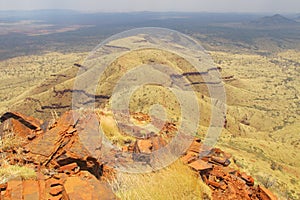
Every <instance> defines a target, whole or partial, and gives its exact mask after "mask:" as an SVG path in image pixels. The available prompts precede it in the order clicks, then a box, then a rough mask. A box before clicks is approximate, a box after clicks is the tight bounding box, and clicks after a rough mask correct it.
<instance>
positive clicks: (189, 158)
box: [181, 152, 198, 164]
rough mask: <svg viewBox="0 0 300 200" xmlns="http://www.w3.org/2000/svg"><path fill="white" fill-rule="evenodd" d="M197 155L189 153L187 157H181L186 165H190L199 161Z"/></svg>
mask: <svg viewBox="0 0 300 200" xmlns="http://www.w3.org/2000/svg"><path fill="white" fill-rule="evenodd" d="M197 156H198V155H197V154H196V153H194V152H188V153H187V154H186V155H185V156H183V157H181V161H182V162H183V163H184V164H189V163H191V162H192V161H195V160H196V159H197Z"/></svg>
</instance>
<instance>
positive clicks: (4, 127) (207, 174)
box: [0, 111, 277, 200]
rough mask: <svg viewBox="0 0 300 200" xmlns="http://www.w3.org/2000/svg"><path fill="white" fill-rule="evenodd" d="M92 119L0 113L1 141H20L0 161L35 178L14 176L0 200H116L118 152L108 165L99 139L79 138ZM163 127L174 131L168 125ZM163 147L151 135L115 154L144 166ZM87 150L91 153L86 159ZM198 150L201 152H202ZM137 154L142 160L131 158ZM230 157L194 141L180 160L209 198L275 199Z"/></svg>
mask: <svg viewBox="0 0 300 200" xmlns="http://www.w3.org/2000/svg"><path fill="white" fill-rule="evenodd" d="M137 119H138V118H137ZM95 120H97V117H96V116H95V114H93V113H89V114H85V118H84V119H83V120H82V119H80V118H79V113H78V112H75V111H68V112H66V113H65V114H64V115H62V116H61V118H59V119H58V120H56V121H55V122H53V123H44V122H43V121H41V120H38V119H35V118H33V117H28V116H25V115H22V114H20V113H17V112H8V113H5V114H4V115H3V116H2V117H1V118H0V121H1V124H0V135H1V137H2V138H5V136H6V135H8V134H9V133H14V137H17V138H20V140H22V143H21V144H20V145H18V146H16V147H11V148H7V149H2V150H1V152H0V153H1V154H2V161H4V160H5V161H6V162H8V163H9V164H10V165H19V166H27V167H30V168H33V169H34V170H35V171H36V173H37V178H36V180H22V179H15V178H14V179H10V180H8V181H6V182H4V183H1V184H0V191H1V193H0V199H1V200H2V199H4V200H6V199H7V200H8V199H9V200H17V199H30V200H31V199H52V200H54V199H70V200H71V199H74V200H75V199H87V200H89V199H118V198H117V197H116V196H115V195H114V193H113V191H112V189H111V188H110V187H109V185H108V184H107V180H108V179H112V178H113V177H114V174H115V173H116V172H117V171H116V169H114V168H113V167H110V166H112V164H113V162H114V161H115V160H117V159H116V158H117V157H118V155H119V154H118V153H120V152H114V151H113V152H110V153H111V154H109V155H110V156H111V161H110V165H108V164H107V162H104V161H103V160H102V159H101V155H102V154H101V146H97V144H96V143H95V141H97V139H99V138H93V137H92V138H90V139H89V142H90V143H89V144H90V145H88V146H86V145H83V144H82V143H81V140H80V137H85V134H86V135H87V134H88V133H89V132H90V131H98V130H96V128H95V127H97V128H98V126H95V124H96V121H95ZM168 128H169V129H170V131H174V127H173V126H167V129H168ZM84 130H88V131H84ZM166 144H167V141H166V140H165V139H164V138H163V137H161V136H159V135H153V136H150V137H148V138H144V139H137V140H136V141H132V142H130V143H128V144H127V145H125V146H123V148H122V150H121V151H122V152H127V153H130V154H132V157H129V158H125V159H127V160H128V159H132V160H138V161H139V162H141V163H143V162H145V163H146V164H148V162H149V161H148V160H147V159H145V158H147V156H149V157H150V156H151V153H152V152H154V151H156V150H158V149H160V148H162V147H163V146H165V145H166ZM91 150H92V151H93V152H94V153H96V154H93V155H91V153H90V151H91ZM204 151H205V152H206V153H205V154H202V153H203V152H204ZM137 153H138V154H142V155H145V157H144V158H143V159H140V158H135V157H134V155H136V154H137ZM95 155H99V156H96V157H95ZM231 157H232V156H231V155H230V154H228V153H226V152H223V151H222V150H221V149H218V148H208V147H206V146H204V145H203V144H202V143H201V140H200V139H194V141H193V143H192V144H191V146H190V147H189V149H188V150H187V151H186V153H185V155H183V156H182V157H181V160H182V162H183V163H185V164H186V165H188V166H189V167H190V168H191V169H193V170H195V171H197V172H198V174H199V177H200V178H201V179H202V180H203V181H204V182H205V183H206V184H207V185H208V186H209V187H210V188H211V190H212V199H257V200H259V199H261V200H274V199H277V198H276V197H275V196H274V195H273V194H272V193H271V192H270V191H269V190H268V189H266V188H264V187H263V186H260V185H258V186H257V185H255V181H254V179H253V178H252V177H251V176H249V175H247V174H246V173H243V172H241V171H239V170H238V169H235V168H233V167H231V162H232V159H231ZM2 161H1V163H2ZM118 161H120V160H118ZM1 167H5V166H1Z"/></svg>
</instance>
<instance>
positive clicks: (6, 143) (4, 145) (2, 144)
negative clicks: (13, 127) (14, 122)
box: [0, 133, 24, 151]
mask: <svg viewBox="0 0 300 200" xmlns="http://www.w3.org/2000/svg"><path fill="white" fill-rule="evenodd" d="M22 144H24V140H23V139H22V138H19V137H16V136H15V134H14V133H9V134H6V135H5V136H4V137H2V138H1V137H0V149H2V150H4V151H6V150H8V149H11V148H13V147H19V146H21V145H22Z"/></svg>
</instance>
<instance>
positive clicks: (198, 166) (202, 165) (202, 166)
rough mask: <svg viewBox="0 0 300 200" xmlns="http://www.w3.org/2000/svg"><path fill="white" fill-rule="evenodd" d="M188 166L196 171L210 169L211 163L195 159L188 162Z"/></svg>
mask: <svg viewBox="0 0 300 200" xmlns="http://www.w3.org/2000/svg"><path fill="white" fill-rule="evenodd" d="M189 166H190V167H191V168H193V169H194V170H196V171H203V170H207V169H212V165H211V164H209V163H207V162H205V161H203V160H196V161H194V162H192V163H190V164H189Z"/></svg>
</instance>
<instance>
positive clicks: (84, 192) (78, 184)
mask: <svg viewBox="0 0 300 200" xmlns="http://www.w3.org/2000/svg"><path fill="white" fill-rule="evenodd" d="M64 187H65V190H66V193H67V194H68V196H69V199H70V200H76V199H84V200H94V199H117V198H116V197H115V195H114V194H113V192H112V190H111V189H110V188H109V187H108V185H107V184H106V183H104V182H101V181H99V180H97V179H96V178H95V177H94V176H92V175H91V174H89V173H88V172H87V173H86V174H85V176H84V177H78V176H76V177H68V178H67V180H66V182H65V183H64Z"/></svg>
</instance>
